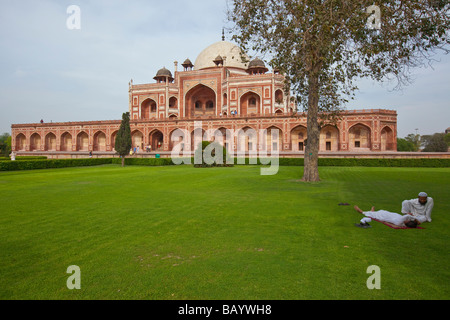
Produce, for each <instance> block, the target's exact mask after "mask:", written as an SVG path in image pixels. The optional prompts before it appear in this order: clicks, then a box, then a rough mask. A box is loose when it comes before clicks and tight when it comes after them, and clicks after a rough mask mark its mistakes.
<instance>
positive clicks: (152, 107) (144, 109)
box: [141, 98, 158, 119]
mask: <svg viewBox="0 0 450 320" xmlns="http://www.w3.org/2000/svg"><path fill="white" fill-rule="evenodd" d="M157 111H158V108H157V104H156V101H155V100H153V99H150V98H147V99H145V100H144V101H142V103H141V119H153V118H157V117H158V112H157Z"/></svg>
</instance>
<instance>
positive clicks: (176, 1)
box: [0, 0, 450, 137]
mask: <svg viewBox="0 0 450 320" xmlns="http://www.w3.org/2000/svg"><path fill="white" fill-rule="evenodd" d="M70 5H76V6H78V7H79V8H80V20H79V21H80V28H79V29H70V28H68V27H67V20H68V19H69V21H73V20H72V19H71V18H72V17H73V12H72V11H70V12H69V13H68V12H67V9H68V7H69V6H70ZM226 10H227V7H226V0H195V1H182V0H167V1H160V0H129V1H124V0H84V1H81V0H79V1H76V0H71V1H64V0H53V1H51V0H39V1H35V0H20V1H17V0H0V133H3V132H9V133H10V132H11V124H16V123H37V122H39V121H40V120H41V119H43V120H44V121H45V122H50V121H53V122H65V121H94V120H120V119H121V117H122V113H123V112H126V111H128V83H129V81H130V80H131V79H133V83H135V84H140V83H154V80H153V77H154V76H155V75H156V72H157V71H158V70H159V69H161V68H162V67H166V68H167V69H169V70H171V71H172V73H173V72H174V61H178V65H179V66H178V69H179V70H181V69H182V67H181V63H182V62H183V61H184V60H185V59H186V58H189V59H190V60H191V61H192V62H195V59H196V57H197V56H198V54H199V53H200V52H201V51H202V50H203V49H204V48H206V47H208V46H209V45H211V44H213V43H215V42H217V41H220V40H221V38H222V28H223V27H230V26H231V24H230V22H228V21H227V15H226ZM230 37H231V35H230V34H228V33H226V39H227V40H229V39H230ZM437 59H438V60H439V61H436V62H435V63H433V65H432V68H430V67H428V68H420V69H414V70H413V77H414V79H415V80H414V82H413V83H412V84H410V85H409V86H407V87H405V88H403V90H402V91H393V88H394V85H393V84H388V83H385V84H380V83H375V82H372V81H369V80H363V81H361V82H359V83H358V86H359V89H360V90H359V91H358V92H357V93H356V96H355V99H354V100H353V101H351V102H350V103H349V104H348V105H347V106H346V109H347V110H354V109H391V110H396V111H397V113H398V119H397V120H398V136H399V137H405V136H406V135H408V134H409V133H416V132H417V133H419V134H421V135H424V134H432V133H435V132H444V131H445V129H446V128H448V127H450V56H449V55H447V56H445V55H442V56H438V57H437Z"/></svg>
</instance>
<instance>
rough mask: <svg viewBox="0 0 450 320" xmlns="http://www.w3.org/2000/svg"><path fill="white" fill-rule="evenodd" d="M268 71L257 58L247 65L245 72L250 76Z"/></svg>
mask: <svg viewBox="0 0 450 320" xmlns="http://www.w3.org/2000/svg"><path fill="white" fill-rule="evenodd" d="M267 71H269V69H267V68H266V64H265V63H264V61H262V60H261V59H259V58H255V59H253V60H252V61H250V63H249V64H248V69H247V72H248V73H250V74H252V73H253V74H258V73H266V72H267Z"/></svg>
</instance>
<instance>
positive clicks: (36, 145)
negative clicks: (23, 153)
mask: <svg viewBox="0 0 450 320" xmlns="http://www.w3.org/2000/svg"><path fill="white" fill-rule="evenodd" d="M36 150H41V136H40V135H39V134H38V133H33V134H32V135H31V137H30V151H36Z"/></svg>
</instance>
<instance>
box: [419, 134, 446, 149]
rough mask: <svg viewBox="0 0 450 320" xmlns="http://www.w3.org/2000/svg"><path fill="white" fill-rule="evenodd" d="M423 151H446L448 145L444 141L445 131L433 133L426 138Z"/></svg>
mask: <svg viewBox="0 0 450 320" xmlns="http://www.w3.org/2000/svg"><path fill="white" fill-rule="evenodd" d="M422 151H423V152H447V151H448V145H447V142H446V141H445V133H435V134H433V135H432V136H431V137H430V139H429V140H428V142H427V144H426V145H425V148H423V150H422Z"/></svg>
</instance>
